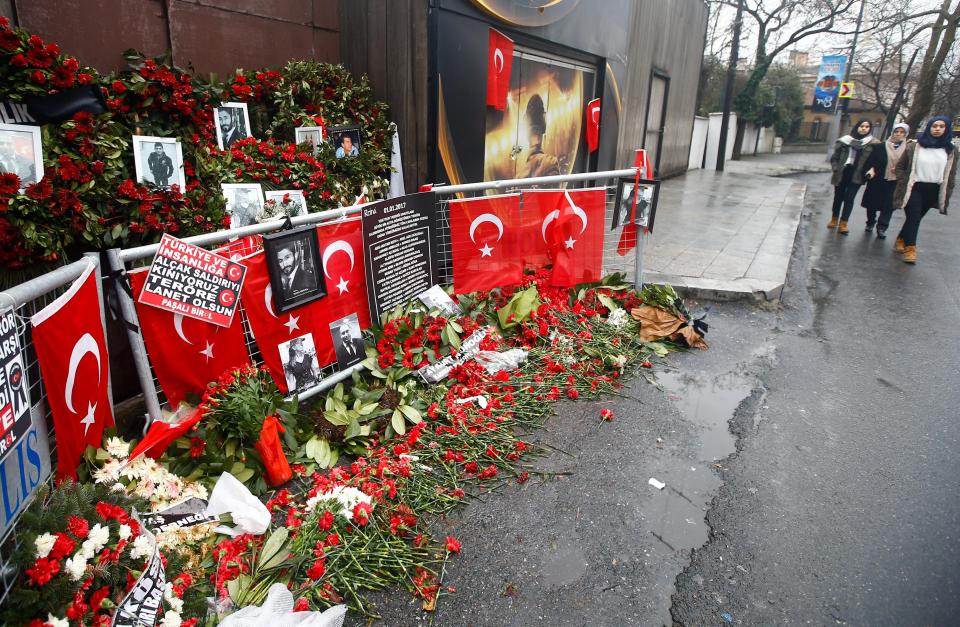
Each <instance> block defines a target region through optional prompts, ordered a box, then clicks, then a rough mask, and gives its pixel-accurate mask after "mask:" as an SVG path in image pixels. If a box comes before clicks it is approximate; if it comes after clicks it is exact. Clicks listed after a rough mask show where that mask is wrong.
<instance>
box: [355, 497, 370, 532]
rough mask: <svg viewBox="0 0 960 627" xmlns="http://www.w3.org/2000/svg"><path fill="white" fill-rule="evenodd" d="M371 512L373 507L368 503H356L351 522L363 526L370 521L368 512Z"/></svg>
mask: <svg viewBox="0 0 960 627" xmlns="http://www.w3.org/2000/svg"><path fill="white" fill-rule="evenodd" d="M372 513H373V507H372V506H371V505H370V503H357V504H356V505H355V506H354V508H353V522H354V523H356V525H357V526H358V527H364V526H366V524H367V523H368V522H370V514H372Z"/></svg>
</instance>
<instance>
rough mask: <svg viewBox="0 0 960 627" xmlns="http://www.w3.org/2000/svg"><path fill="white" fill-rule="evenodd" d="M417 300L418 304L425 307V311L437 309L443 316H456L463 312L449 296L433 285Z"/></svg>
mask: <svg viewBox="0 0 960 627" xmlns="http://www.w3.org/2000/svg"><path fill="white" fill-rule="evenodd" d="M417 298H419V299H420V302H421V303H423V304H424V305H426V307H427V309H428V310H429V309H439V310H440V311H441V312H443V313H444V314H449V315H457V314H461V313H463V310H462V309H460V305H458V304H456V303H455V302H453V299H452V298H450V295H449V294H447V293H446V292H445V291H443V288H442V287H440V286H439V285H434V286H433V287H431V288H430V289H428V290H427V291H425V292H423V293H422V294H420V295H419V296H417Z"/></svg>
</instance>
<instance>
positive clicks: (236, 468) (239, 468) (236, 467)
mask: <svg viewBox="0 0 960 627" xmlns="http://www.w3.org/2000/svg"><path fill="white" fill-rule="evenodd" d="M246 469H247V467H246V466H244V465H243V462H235V463H234V464H233V466H231V467H230V474H231V475H233V476H234V477H236V478H237V479H240V473H241V472H243V471H244V470H246ZM240 480H241V481H243V479H240Z"/></svg>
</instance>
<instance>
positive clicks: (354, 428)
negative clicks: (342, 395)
mask: <svg viewBox="0 0 960 627" xmlns="http://www.w3.org/2000/svg"><path fill="white" fill-rule="evenodd" d="M358 435H360V423H359V422H358V421H356V420H351V421H350V424H348V425H347V430H346V431H345V432H344V434H343V438H344V439H345V440H349V439H351V438H355V437H357V436H358Z"/></svg>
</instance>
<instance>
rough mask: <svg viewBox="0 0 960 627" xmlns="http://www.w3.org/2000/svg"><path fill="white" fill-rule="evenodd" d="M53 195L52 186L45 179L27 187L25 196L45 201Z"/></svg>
mask: <svg viewBox="0 0 960 627" xmlns="http://www.w3.org/2000/svg"><path fill="white" fill-rule="evenodd" d="M52 195H53V185H51V184H50V182H49V181H47V179H43V180H41V181H38V182H36V183H33V184H32V185H28V186H27V196H29V197H30V198H33V199H34V200H46V199H47V198H50V196H52Z"/></svg>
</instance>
